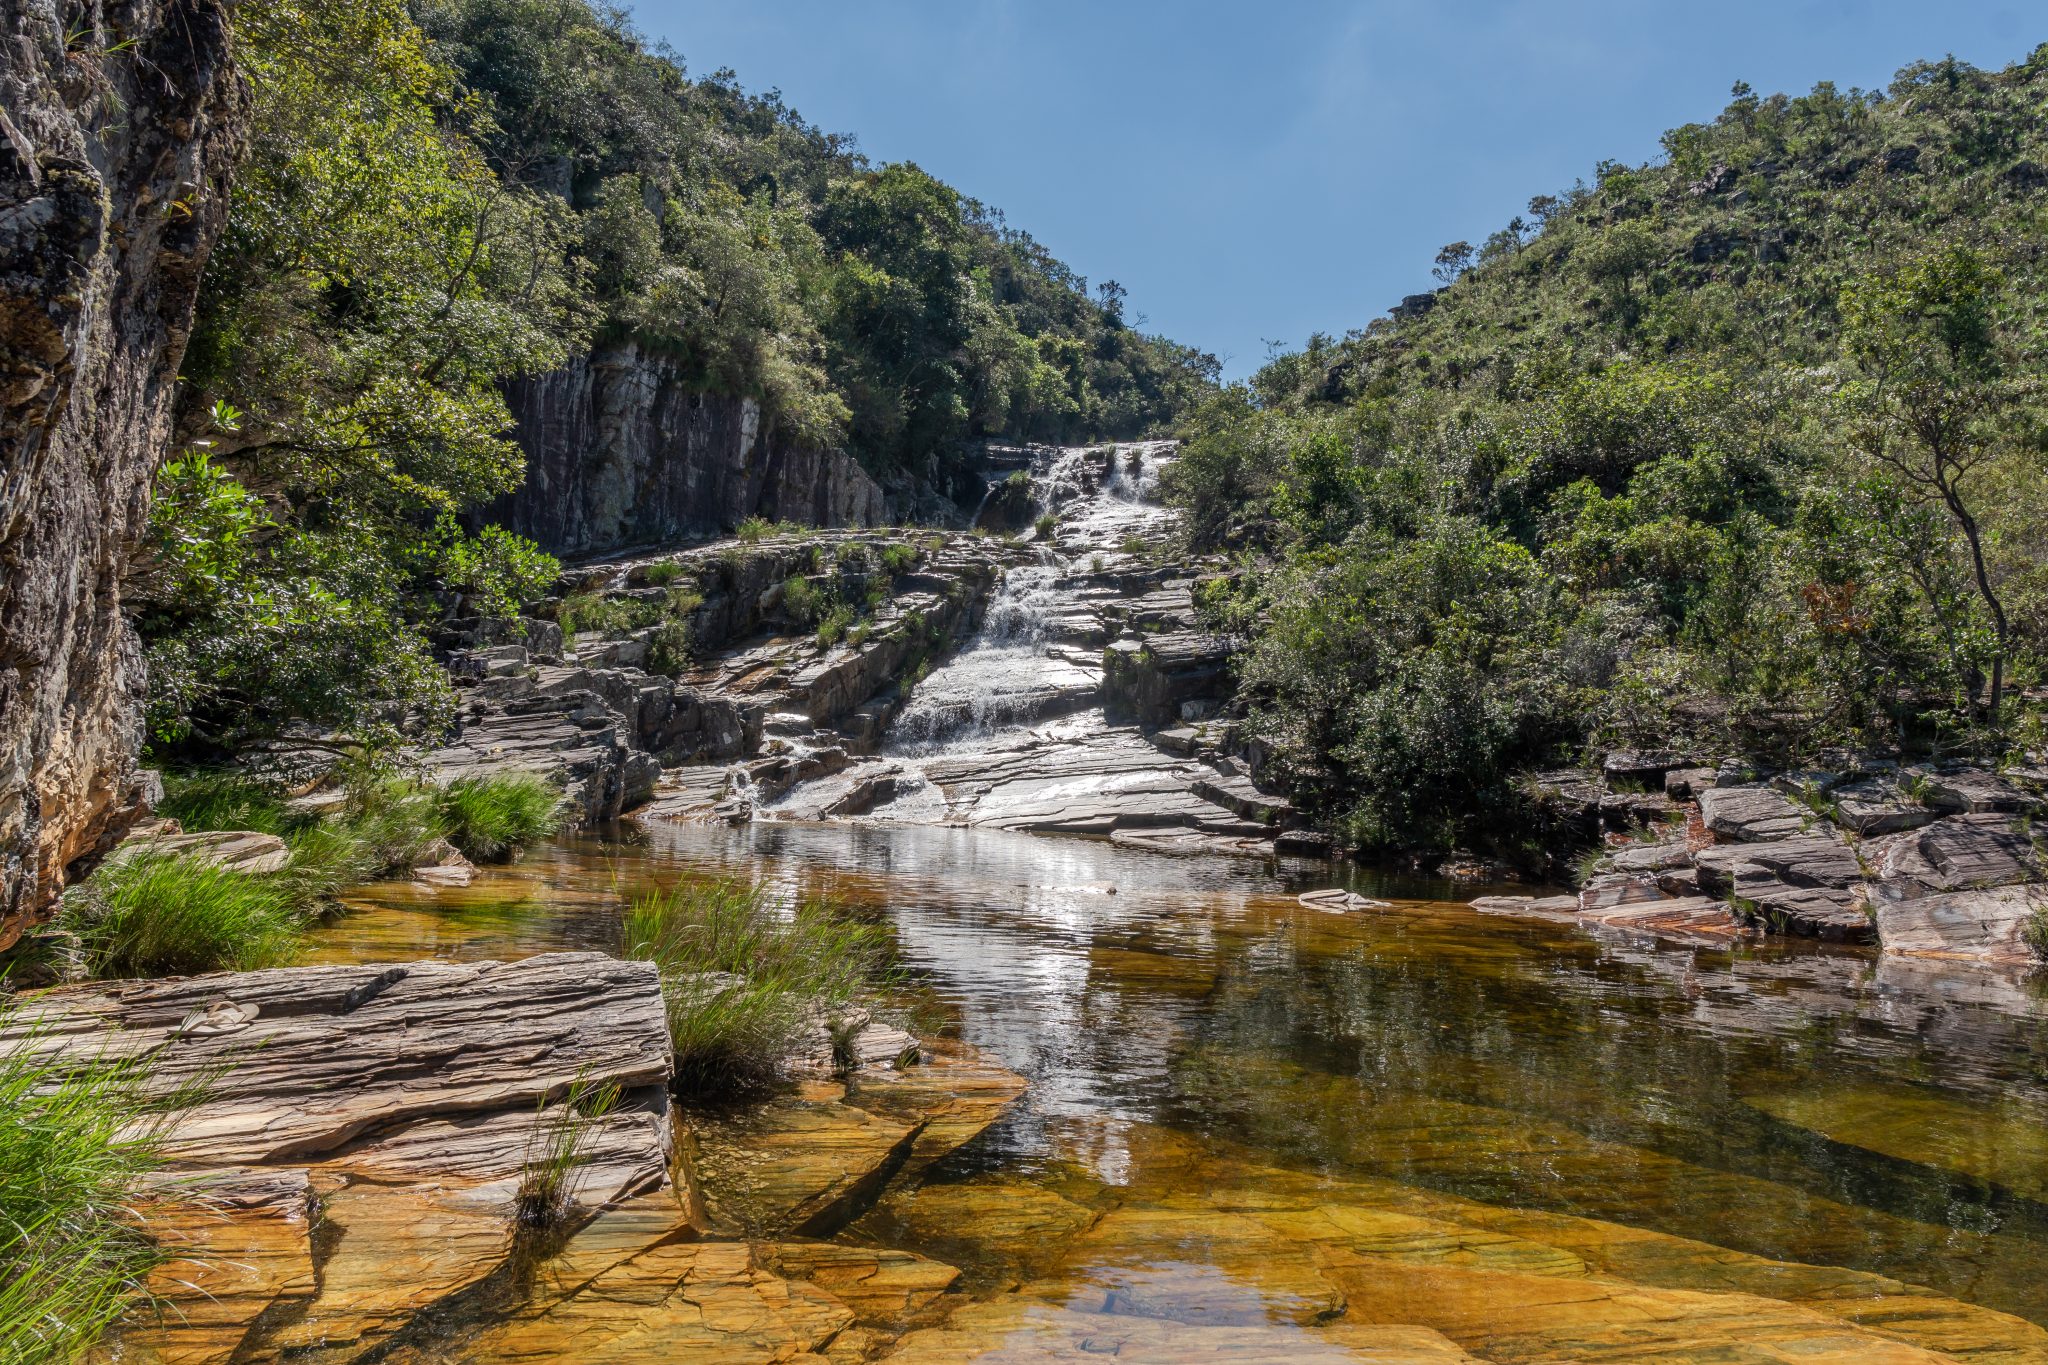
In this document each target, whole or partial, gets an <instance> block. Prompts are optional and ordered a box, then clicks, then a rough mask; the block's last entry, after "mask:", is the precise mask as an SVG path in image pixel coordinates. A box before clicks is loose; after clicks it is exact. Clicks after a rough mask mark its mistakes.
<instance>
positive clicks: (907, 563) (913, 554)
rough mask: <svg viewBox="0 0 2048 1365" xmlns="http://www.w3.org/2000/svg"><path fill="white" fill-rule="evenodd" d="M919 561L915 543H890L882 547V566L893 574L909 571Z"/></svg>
mask: <svg viewBox="0 0 2048 1365" xmlns="http://www.w3.org/2000/svg"><path fill="white" fill-rule="evenodd" d="M916 563H917V547H916V546H914V545H888V546H884V547H883V549H882V567H883V568H884V569H885V570H887V571H888V572H889V573H890V574H891V575H895V574H900V573H907V572H909V571H910V569H911V568H912V567H913V566H914V565H915V564H916Z"/></svg>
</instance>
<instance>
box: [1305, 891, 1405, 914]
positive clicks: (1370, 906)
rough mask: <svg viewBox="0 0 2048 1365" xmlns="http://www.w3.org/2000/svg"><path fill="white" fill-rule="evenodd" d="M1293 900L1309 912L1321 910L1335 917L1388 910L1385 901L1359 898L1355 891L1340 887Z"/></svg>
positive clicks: (1314, 892) (1365, 897) (1308, 892)
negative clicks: (1361, 911)
mask: <svg viewBox="0 0 2048 1365" xmlns="http://www.w3.org/2000/svg"><path fill="white" fill-rule="evenodd" d="M1295 899H1296V900H1298V901H1300V902H1301V903H1302V904H1303V905H1305V906H1307V907H1308V908H1309V909H1311V910H1322V911H1326V912H1328V913H1330V914H1335V915H1343V914H1350V913H1353V912H1356V911H1359V910H1385V909H1387V908H1388V906H1387V902H1385V901H1380V900H1374V899H1373V898H1372V897H1370V896H1361V895H1359V894H1358V893H1357V892H1356V891H1346V890H1345V889H1344V888H1343V887H1341V886H1336V887H1331V888H1330V889H1328V890H1326V891H1304V892H1302V893H1301V895H1299V896H1297V897H1295Z"/></svg>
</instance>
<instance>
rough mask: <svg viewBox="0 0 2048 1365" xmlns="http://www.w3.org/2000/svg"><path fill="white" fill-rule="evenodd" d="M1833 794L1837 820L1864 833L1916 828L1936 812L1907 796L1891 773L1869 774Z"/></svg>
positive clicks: (1894, 831)
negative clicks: (1886, 774)
mask: <svg viewBox="0 0 2048 1365" xmlns="http://www.w3.org/2000/svg"><path fill="white" fill-rule="evenodd" d="M1833 798H1834V803H1835V819H1836V821H1837V822H1839V823H1840V824H1841V826H1842V828H1844V829H1852V830H1854V831H1856V832H1857V833H1858V834H1861V835H1864V836H1865V837H1870V836H1874V835H1879V834H1895V833H1897V832H1898V831H1900V830H1906V829H1917V828H1918V827H1919V826H1921V825H1924V824H1927V823H1928V822H1929V821H1931V820H1933V819H1935V818H1936V815H1937V812H1935V811H1932V810H1929V809H1928V808H1927V807H1926V806H1923V805H1921V804H1920V803H1919V802H1918V801H1915V800H1913V799H1911V798H1910V797H1908V796H1907V795H1906V794H1905V792H1904V791H1903V790H1902V789H1901V788H1900V786H1899V783H1898V782H1897V780H1896V779H1893V778H1890V777H1867V778H1864V779H1862V780H1860V781H1856V782H1851V783H1849V784H1847V785H1846V786H1841V787H1837V788H1835V790H1834V792H1833Z"/></svg>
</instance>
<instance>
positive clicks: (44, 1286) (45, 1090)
mask: <svg viewBox="0 0 2048 1365" xmlns="http://www.w3.org/2000/svg"><path fill="white" fill-rule="evenodd" d="M7 1024H8V1020H7V1018H6V1014H5V1012H4V1010H0V1360H6V1361H41V1360H50V1361H68V1360H77V1359H80V1358H82V1357H83V1356H84V1355H85V1354H86V1352H87V1351H88V1350H89V1349H90V1348H91V1346H92V1345H93V1343H94V1342H95V1341H96V1340H98V1338H99V1336H100V1334H101V1333H102V1332H103V1331H104V1330H105V1329H106V1327H107V1326H108V1324H110V1323H112V1322H113V1321H114V1319H115V1318H117V1317H119V1316H120V1315H121V1313H122V1311H123V1309H124V1308H125V1307H126V1306H127V1305H128V1304H129V1302H130V1301H132V1300H133V1299H134V1298H136V1297H137V1296H138V1295H139V1294H140V1293H141V1291H142V1281H143V1277H144V1276H145V1275H147V1274H148V1273H149V1271H150V1270H151V1269H152V1268H153V1267H154V1266H156V1265H157V1264H158V1263H159V1261H160V1260H161V1259H162V1257H161V1253H159V1252H158V1251H157V1249H156V1248H155V1247H154V1246H153V1245H152V1244H151V1243H150V1241H149V1239H148V1238H147V1237H145V1236H144V1235H143V1233H142V1232H141V1230H140V1229H139V1228H138V1226H137V1224H136V1220H135V1218H134V1216H133V1215H132V1213H131V1212H130V1210H131V1209H132V1207H133V1203H134V1199H135V1193H136V1186H137V1183H138V1182H139V1181H140V1180H141V1178H142V1177H143V1176H144V1175H145V1174H147V1173H148V1172H149V1171H150V1170H152V1169H153V1168H154V1167H155V1166H156V1164H157V1161H156V1156H155V1153H154V1150H153V1146H152V1142H151V1136H152V1131H151V1127H150V1124H149V1123H148V1121H147V1119H146V1118H145V1119H144V1120H143V1121H141V1122H140V1123H138V1122H137V1116H138V1115H146V1114H148V1113H149V1112H150V1111H151V1110H152V1109H157V1110H159V1111H160V1110H161V1106H160V1105H152V1104H151V1102H150V1101H149V1099H148V1097H147V1095H146V1093H145V1088H144V1084H143V1082H144V1080H145V1068H144V1066H143V1065H142V1064H140V1063H137V1062H133V1061H128V1062H111V1061H109V1062H93V1063H88V1064H86V1065H84V1066H80V1065H77V1064H76V1062H75V1061H68V1062H66V1063H64V1064H62V1065H60V1064H59V1063H58V1062H56V1061H55V1060H53V1059H51V1058H48V1057H45V1056H41V1055H38V1054H37V1052H36V1051H35V1050H34V1047H33V1043H34V1037H33V1034H29V1035H28V1036H27V1037H24V1036H23V1035H22V1034H21V1033H19V1032H16V1033H14V1034H13V1035H12V1036H11V1037H10V1036H8V1033H7Z"/></svg>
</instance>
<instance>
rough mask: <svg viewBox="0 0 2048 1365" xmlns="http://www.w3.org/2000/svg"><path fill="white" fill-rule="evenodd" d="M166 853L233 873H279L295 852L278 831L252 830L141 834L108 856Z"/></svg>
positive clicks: (123, 857) (121, 859) (112, 860)
mask: <svg viewBox="0 0 2048 1365" xmlns="http://www.w3.org/2000/svg"><path fill="white" fill-rule="evenodd" d="M147 856H163V857H181V858H196V859H198V860H199V861H200V862H204V863H211V864H213V865H214V866H215V867H224V868H226V869H227V870H228V871H230V872H251V873H257V872H276V871H278V870H279V869H281V868H282V867H284V865H285V864H286V863H288V862H290V861H291V857H292V851H291V849H290V848H289V847H288V846H287V845H286V844H285V841H284V840H282V839H280V838H278V837H277V836H276V835H275V834H258V833H255V832H253V831H250V830H208V831H206V832H204V833H200V834H171V833H158V832H154V831H151V832H144V833H139V834H137V835H136V836H134V837H131V838H128V839H125V840H123V841H122V843H121V845H120V847H119V848H116V849H115V850H114V851H113V853H111V854H110V855H108V858H107V861H108V862H109V863H120V862H126V861H128V860H129V859H131V858H136V857H147Z"/></svg>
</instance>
